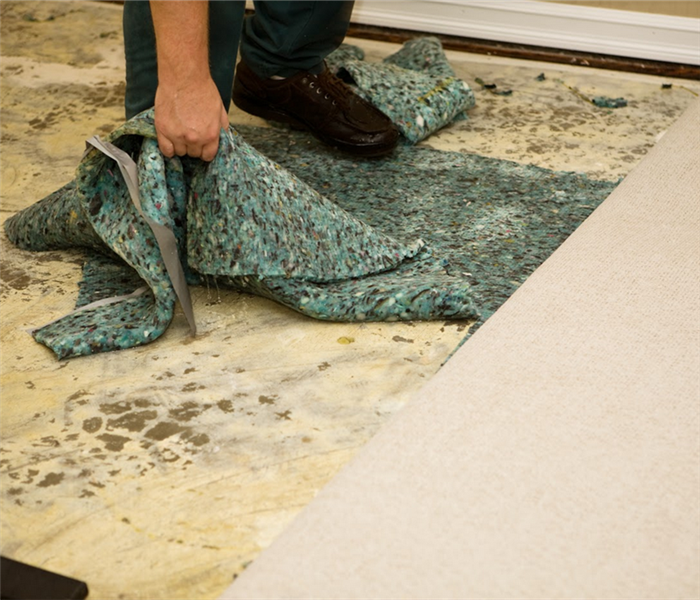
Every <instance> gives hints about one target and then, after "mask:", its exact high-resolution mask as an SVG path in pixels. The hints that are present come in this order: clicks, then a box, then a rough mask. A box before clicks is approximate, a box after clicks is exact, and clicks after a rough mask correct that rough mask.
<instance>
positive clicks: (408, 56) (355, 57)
mask: <svg viewBox="0 0 700 600" xmlns="http://www.w3.org/2000/svg"><path fill="white" fill-rule="evenodd" d="M326 63H327V64H328V67H329V69H331V70H332V71H333V72H334V73H336V74H338V75H339V76H341V77H342V78H343V79H344V80H345V81H348V82H351V83H354V84H355V86H356V87H355V91H356V92H357V93H358V94H359V95H361V96H362V97H363V98H365V99H366V100H368V101H369V102H371V103H372V104H374V106H376V107H377V108H378V109H379V110H381V111H382V112H383V113H384V114H385V115H387V116H388V117H389V118H390V119H391V120H392V121H393V122H394V124H395V125H396V126H397V127H398V129H399V131H400V132H401V134H402V135H403V137H404V139H405V140H406V141H407V142H408V143H410V144H415V143H416V142H419V141H421V140H423V139H425V138H426V137H428V136H429V135H430V134H432V133H434V132H436V131H438V130H439V129H442V128H443V127H444V126H445V125H448V124H449V123H451V122H452V121H454V120H455V119H457V118H464V115H465V111H466V110H468V109H470V108H472V107H473V106H474V93H473V92H472V90H471V88H470V87H469V85H468V84H467V83H466V82H465V81H462V80H461V79H458V78H457V77H455V72H454V70H453V69H452V67H451V66H450V64H449V62H448V61H447V57H446V56H445V52H444V50H443V48H442V44H441V43H440V40H439V39H438V38H435V37H420V38H416V39H413V40H410V41H409V42H406V43H405V44H404V45H403V46H402V47H401V49H400V50H399V51H398V52H396V53H394V54H392V55H391V56H388V57H386V58H385V59H384V60H383V61H381V62H366V61H365V60H364V52H363V51H362V49H361V48H358V47H357V46H351V45H347V44H343V45H341V46H340V48H338V50H336V51H335V52H333V53H331V54H330V55H329V56H328V58H327V59H326Z"/></svg>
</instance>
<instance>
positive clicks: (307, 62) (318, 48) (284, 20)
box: [241, 0, 354, 79]
mask: <svg viewBox="0 0 700 600" xmlns="http://www.w3.org/2000/svg"><path fill="white" fill-rule="evenodd" d="M353 4H354V2H353V1H335V0H334V1H330V0H322V1H320V2H313V1H310V0H272V1H267V2H263V1H260V0H258V1H256V2H255V15H253V16H251V17H248V18H246V19H245V22H244V25H243V38H242V40H241V56H242V58H243V60H244V61H245V62H246V64H247V65H248V66H249V67H250V68H251V69H252V70H253V71H254V72H255V73H256V74H257V75H258V76H259V77H262V78H264V79H266V78H268V77H272V76H273V75H280V76H282V77H288V76H289V75H293V74H294V73H296V72H297V71H311V72H315V73H319V72H320V71H321V70H322V68H323V59H324V58H326V56H328V55H329V54H330V53H331V52H332V51H333V50H335V49H336V48H337V47H338V46H339V45H340V44H341V43H342V41H343V39H344V38H345V34H346V33H347V30H348V24H349V23H350V15H351V13H352V8H353Z"/></svg>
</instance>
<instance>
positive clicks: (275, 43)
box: [123, 0, 399, 161]
mask: <svg viewBox="0 0 700 600" xmlns="http://www.w3.org/2000/svg"><path fill="white" fill-rule="evenodd" d="M352 8H353V2H352V1H350V2H348V1H328V0H324V1H307V0H288V1H281V0H274V1H267V2H263V1H257V2H255V13H254V15H252V16H249V17H245V18H244V11H245V2H243V1H240V0H220V1H216V0H209V1H207V0H177V1H174V0H150V2H144V1H140V0H126V2H125V4H124V17H123V26H124V48H125V55H126V96H125V109H126V117H127V119H129V118H131V117H133V116H134V115H136V114H138V113H140V112H141V111H143V110H146V109H149V108H151V107H155V128H156V133H157V137H158V144H159V148H160V150H161V151H162V153H163V154H164V155H165V156H168V157H172V156H175V155H177V156H185V155H187V156H192V157H197V158H201V159H202V160H205V161H211V160H212V159H213V158H214V156H215V155H216V151H217V148H218V141H219V133H220V130H221V128H227V127H228V116H227V115H228V110H229V106H230V102H231V99H233V102H234V103H235V104H236V106H238V107H239V108H240V109H242V110H244V111H246V112H248V113H251V114H253V115H257V116H260V117H263V118H266V119H271V120H275V121H280V122H284V123H289V124H291V125H293V126H296V127H302V128H305V129H308V130H309V131H310V132H311V133H312V134H314V135H315V136H316V137H317V138H319V139H320V140H321V141H323V142H324V143H326V144H328V145H331V146H334V147H337V148H339V149H341V150H344V151H346V152H350V153H353V154H358V155H364V156H375V155H381V154H385V153H388V152H391V150H393V148H394V147H395V146H396V144H397V141H398V135H399V134H398V131H397V129H396V127H395V126H394V125H393V123H392V122H391V121H390V120H389V119H388V118H387V117H386V116H385V115H384V114H383V113H381V112H380V111H379V110H377V109H376V108H374V107H373V106H372V105H371V104H369V103H368V102H366V101H365V100H363V99H362V98H360V97H359V96H358V95H357V94H355V93H354V92H353V91H352V90H351V89H350V88H349V87H348V86H346V85H345V84H344V83H343V82H342V81H340V80H339V79H338V78H337V77H335V75H333V74H332V73H330V71H329V70H328V69H327V68H326V66H325V63H324V59H325V57H326V56H327V55H328V54H330V52H332V51H333V50H335V49H336V48H337V47H338V46H339V45H340V44H341V43H342V41H343V39H344V37H345V34H346V32H347V29H348V25H349V21H350V15H351V12H352ZM239 41H240V52H241V61H240V63H239V64H238V66H237V68H236V57H237V51H238V49H239Z"/></svg>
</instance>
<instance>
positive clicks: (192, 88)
mask: <svg viewBox="0 0 700 600" xmlns="http://www.w3.org/2000/svg"><path fill="white" fill-rule="evenodd" d="M208 5H209V3H208V2H203V1H201V0H180V1H177V2H172V1H163V0H158V1H156V0H151V14H152V15H153V26H154V28H155V32H156V50H157V53H158V89H157V90H156V99H155V126H156V133H157V136H158V146H159V147H160V150H161V152H162V153H163V154H164V155H165V156H168V157H170V156H174V155H178V156H185V155H187V156H193V157H195V158H201V159H202V160H206V161H210V160H212V159H213V158H214V156H215V155H216V152H217V150H218V148H219V132H220V130H221V129H222V128H223V129H226V128H228V116H227V114H226V110H225V109H224V105H223V103H222V101H221V96H220V95H219V91H218V89H217V87H216V84H215V83H214V81H213V79H212V78H211V74H210V72H209V32H208V24H209V6H208Z"/></svg>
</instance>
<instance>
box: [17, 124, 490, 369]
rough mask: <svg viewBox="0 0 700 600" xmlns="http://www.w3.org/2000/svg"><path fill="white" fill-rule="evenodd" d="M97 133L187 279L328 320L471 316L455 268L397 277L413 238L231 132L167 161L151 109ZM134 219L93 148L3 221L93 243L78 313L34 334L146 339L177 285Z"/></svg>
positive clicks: (52, 245)
mask: <svg viewBox="0 0 700 600" xmlns="http://www.w3.org/2000/svg"><path fill="white" fill-rule="evenodd" d="M106 141H107V142H108V143H111V144H114V145H115V146H117V147H118V148H120V149H121V150H123V151H125V152H126V153H127V154H129V155H131V156H132V157H133V159H134V160H135V161H136V163H137V165H138V179H139V181H138V186H139V191H140V204H141V208H142V211H143V215H144V216H145V217H147V218H148V219H150V220H151V221H153V222H155V223H157V224H158V225H161V226H164V227H167V228H168V229H170V230H171V231H172V232H173V233H174V237H175V239H176V240H177V247H176V248H174V250H173V251H174V252H177V253H178V255H179V257H180V258H181V260H182V262H183V263H184V264H183V267H184V273H185V275H186V279H187V281H188V283H190V284H195V283H198V282H201V279H202V276H204V277H205V278H216V279H217V281H218V282H220V283H221V284H224V285H229V286H232V287H234V288H235V289H238V290H240V291H244V292H251V293H254V294H258V295H262V296H265V297H268V298H272V299H274V300H277V301H278V302H281V303H282V304H285V305H286V306H289V307H290V308H293V309H295V310H298V311H299V312H302V313H304V314H307V315H310V316H314V317H316V318H321V319H329V320H338V321H353V320H357V321H365V320H366V321H378V320H389V321H390V320H398V319H403V320H408V319H437V318H466V317H473V316H475V315H476V314H477V313H476V309H475V307H474V305H473V303H472V299H471V296H470V294H469V285H468V284H467V283H466V282H465V280H464V279H463V278H460V277H447V276H446V275H445V273H440V272H438V273H431V272H426V273H425V275H421V276H420V277H412V278H411V280H410V281H408V280H405V279H402V278H400V277H399V278H396V277H395V274H396V272H395V270H396V267H398V266H399V265H400V264H402V263H404V262H410V261H411V260H415V261H416V262H422V261H423V260H427V259H428V258H429V255H430V252H429V251H428V250H427V249H426V248H425V247H424V243H423V241H422V240H420V239H419V238H411V239H408V238H404V239H402V240H400V241H399V240H396V239H394V238H393V237H390V236H389V235H387V234H386V233H384V232H383V231H382V230H381V229H379V228H376V227H373V226H371V225H368V224H366V223H365V222H363V221H362V220H361V219H359V218H357V217H356V216H354V215H353V214H352V213H350V212H348V211H346V210H344V209H343V208H341V207H340V206H338V205H337V204H335V203H333V202H331V201H329V200H327V199H326V198H324V197H323V196H322V195H321V194H320V193H319V192H317V191H315V190H314V189H313V188H312V187H310V186H308V185H306V184H304V183H303V182H302V181H300V180H299V179H298V178H297V177H295V176H294V175H293V174H292V173H291V172H289V171H286V170H284V169H283V168H281V167H280V166H279V165H278V164H276V163H275V162H273V161H271V160H269V159H268V158H267V157H265V156H263V155H262V154H261V153H259V152H258V151H256V150H255V149H254V148H253V147H251V146H250V145H248V144H247V143H246V142H245V141H244V140H243V139H242V136H241V135H240V134H238V133H237V132H235V131H234V130H233V129H230V130H229V131H227V132H224V131H222V136H221V143H220V149H219V152H218V153H217V155H216V158H215V159H214V161H212V163H204V162H202V161H199V160H192V159H183V160H180V159H179V158H173V159H165V158H164V157H163V156H162V154H161V153H160V152H159V150H158V148H157V144H156V141H155V128H154V126H153V113H152V111H147V112H146V113H142V114H141V115H139V116H137V117H134V118H133V119H131V120H130V121H128V122H127V123H125V124H124V125H123V126H122V127H120V128H119V129H118V130H116V131H115V132H113V133H112V134H111V135H110V136H109V137H108V139H107V140H106ZM144 216H142V215H141V214H139V211H138V210H137V208H136V206H135V204H134V202H133V201H132V198H131V196H130V194H129V190H128V189H127V185H126V184H125V181H124V179H123V177H122V175H121V173H120V171H119V170H118V168H117V167H116V162H115V161H114V160H112V159H111V158H109V157H107V156H105V155H104V154H102V153H101V152H99V151H98V150H96V149H92V150H89V151H88V152H87V153H86V155H85V157H84V158H83V160H82V162H81V163H80V165H79V167H78V170H77V174H76V179H75V181H74V182H73V183H71V184H69V185H67V186H64V187H63V188H61V190H59V191H57V192H55V193H54V194H51V195H50V196H48V197H47V198H45V199H44V200H41V201H39V202H38V203H36V204H34V205H32V206H30V207H29V208H27V209H25V210H24V211H22V212H20V213H18V214H17V215H15V216H13V217H11V218H10V219H8V221H7V222H6V225H5V229H6V232H7V234H8V237H9V238H10V240H11V241H12V242H13V243H15V244H17V245H18V246H20V247H22V248H26V249H30V250H49V249H57V248H67V247H73V246H82V247H87V248H88V249H90V250H92V251H94V250H97V251H99V252H100V257H99V258H97V259H92V260H91V261H90V262H89V263H88V265H87V267H86V269H85V271H84V281H83V283H82V284H81V291H80V296H79V301H78V304H79V305H80V306H79V307H78V310H76V311H75V312H73V313H71V314H69V315H67V316H65V317H63V318H62V319H58V320H57V321H54V322H52V323H49V324H48V325H46V326H44V327H41V328H39V329H37V330H36V331H35V332H34V337H35V339H36V340H37V341H39V342H41V343H43V344H45V345H46V346H48V347H49V348H51V349H52V350H53V351H54V352H55V353H56V355H57V356H58V357H59V358H66V357H71V356H80V355H85V354H92V353H94V352H101V351H107V350H115V349H120V348H128V347H132V346H135V345H139V344H143V343H147V342H150V341H152V340H154V339H156V338H157V337H159V336H160V335H161V334H162V333H163V332H164V331H165V329H166V328H167V326H168V324H169V323H170V321H171V319H172V316H173V312H174V308H175V303H176V298H177V296H176V290H175V287H174V286H173V284H172V282H171V279H170V277H169V275H168V272H167V270H166V268H165V263H164V260H163V255H162V254H161V249H160V248H159V245H158V242H157V240H156V238H155V236H154V233H153V231H152V230H151V227H149V225H148V224H147V222H146V220H145V218H144ZM96 261H99V263H98V262H96ZM105 261H110V266H109V267H105ZM137 278H138V279H137ZM141 288H143V290H142V291H141V292H140V293H136V294H135V293H134V292H137V291H138V290H140V289H141ZM181 298H182V296H181ZM93 302H97V304H92V303H93Z"/></svg>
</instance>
